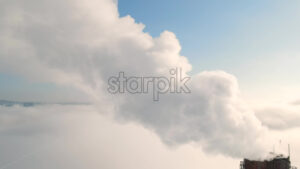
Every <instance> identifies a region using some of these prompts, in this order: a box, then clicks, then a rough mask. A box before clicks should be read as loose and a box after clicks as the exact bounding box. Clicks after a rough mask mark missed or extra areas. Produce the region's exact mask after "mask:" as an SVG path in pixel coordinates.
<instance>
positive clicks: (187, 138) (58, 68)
mask: <svg viewBox="0 0 300 169" xmlns="http://www.w3.org/2000/svg"><path fill="white" fill-rule="evenodd" d="M144 27H145V26H144V25H143V24H140V23H136V22H135V21H134V19H133V18H132V17H130V16H125V17H120V16H119V14H118V10H117V5H116V2H115V1H113V0H66V1H60V0H26V1H22V0H9V1H1V2H0V37H1V38H0V59H1V62H0V69H1V71H9V72H14V73H18V74H21V75H23V76H26V77H28V78H31V79H34V80H39V81H48V82H55V83H57V84H60V85H67V86H68V85H72V86H75V87H77V88H78V89H80V90H83V91H85V92H86V93H87V94H89V96H90V97H91V98H93V100H94V102H95V104H97V105H98V107H99V111H100V112H101V113H109V114H113V115H114V116H115V118H116V119H117V120H119V121H123V122H124V121H125V122H126V121H133V122H139V123H140V124H142V125H143V126H144V127H146V128H148V129H150V130H152V131H154V132H155V133H156V134H157V135H158V136H159V137H160V138H161V140H162V141H163V142H164V143H166V144H167V145H170V146H176V145H181V144H185V143H196V144H200V145H201V147H202V148H203V149H204V150H206V151H207V152H210V153H222V154H224V155H229V156H232V157H244V156H246V157H259V156H261V155H263V154H264V153H265V150H264V148H263V147H264V146H263V144H262V141H263V135H264V134H265V132H266V129H265V128H264V127H263V126H262V125H261V122H260V121H259V120H258V119H257V118H256V116H255V115H254V112H252V110H251V109H249V108H248V107H247V106H246V105H245V104H244V103H243V101H242V100H241V98H240V96H239V88H238V84H237V80H236V79H235V77H234V76H232V75H230V74H227V73H225V72H222V71H211V72H201V73H199V74H197V75H194V76H192V78H191V81H189V83H188V86H189V89H190V91H191V93H189V94H188V93H186V94H184V93H182V94H165V95H161V96H160V100H159V101H158V102H157V101H152V98H151V97H149V95H147V94H145V95H143V94H131V95H130V94H117V95H111V94H110V93H108V92H107V80H108V79H109V77H111V76H116V75H118V73H119V72H125V73H126V74H127V75H131V76H165V77H169V76H170V74H169V70H170V69H172V68H181V69H182V73H183V75H184V76H187V73H188V72H189V71H190V70H191V65H190V63H189V62H188V60H187V58H186V57H184V56H181V55H180V50H181V46H180V44H179V42H178V40H177V38H176V36H175V35H174V34H173V33H171V32H168V31H164V32H163V33H161V35H160V36H159V37H156V38H154V37H152V36H150V35H149V34H148V33H144V32H143V29H144Z"/></svg>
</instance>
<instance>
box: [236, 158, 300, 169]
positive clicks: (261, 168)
mask: <svg viewBox="0 0 300 169" xmlns="http://www.w3.org/2000/svg"><path fill="white" fill-rule="evenodd" d="M240 169H296V167H291V162H290V157H283V156H282V155H279V156H276V157H275V158H273V159H271V160H264V161H255V160H248V159H244V161H242V162H241V165H240Z"/></svg>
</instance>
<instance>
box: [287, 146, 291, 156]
mask: <svg viewBox="0 0 300 169" xmlns="http://www.w3.org/2000/svg"><path fill="white" fill-rule="evenodd" d="M288 153H289V157H291V148H290V144H288Z"/></svg>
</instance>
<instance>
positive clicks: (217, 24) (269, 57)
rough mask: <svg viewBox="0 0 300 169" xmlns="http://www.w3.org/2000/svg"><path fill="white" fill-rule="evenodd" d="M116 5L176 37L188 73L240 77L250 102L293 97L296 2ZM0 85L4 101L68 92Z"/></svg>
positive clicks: (5, 79)
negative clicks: (211, 72) (209, 72)
mask: <svg viewBox="0 0 300 169" xmlns="http://www.w3.org/2000/svg"><path fill="white" fill-rule="evenodd" d="M118 6H119V13H120V15H121V16H126V15H131V16H132V17H133V18H135V20H136V22H140V23H143V24H145V25H146V28H145V32H149V33H150V34H151V35H153V36H159V34H160V33H161V32H162V31H164V30H169V31H172V32H174V33H175V34H176V36H177V38H178V39H179V41H180V43H181V45H182V52H181V54H182V55H184V56H186V57H187V58H188V59H189V61H190V63H191V64H192V65H193V71H192V74H195V73H198V72H200V71H203V70H224V71H226V72H229V73H231V74H233V75H235V76H236V77H237V78H238V80H239V82H240V86H241V89H242V90H243V93H246V95H253V97H256V95H257V96H258V97H260V96H259V94H261V95H262V94H264V95H265V96H266V95H269V97H275V96H274V95H273V94H274V93H275V92H274V90H276V91H277V92H276V93H277V94H278V95H277V96H276V97H280V96H281V95H280V92H278V91H279V89H282V88H289V89H291V91H290V93H293V92H294V93H295V89H298V88H297V85H300V76H298V74H299V73H300V71H299V70H298V64H297V63H299V61H300V59H299V49H298V48H299V45H298V44H299V42H300V33H299V31H298V30H300V24H299V23H298V21H299V19H300V14H299V12H298V8H299V6H300V5H299V2H297V1H295V0H294V1H289V3H288V4H287V3H285V2H284V1H271V0H266V1H259V0H256V1H247V2H246V1H220V0H213V1H191V0H177V1H171V0H164V1H159V0H151V1H140V0H131V1H125V0H119V3H118ZM0 82H1V84H2V85H1V86H0V94H1V96H2V99H6V98H8V99H21V100H24V99H25V98H28V95H30V97H33V96H34V97H33V98H35V99H39V97H46V98H47V95H48V94H49V95H50V94H52V96H51V97H53V98H54V100H56V99H57V98H60V97H58V96H57V97H56V96H55V95H56V94H53V93H55V92H58V93H60V92H61V91H66V90H65V88H63V87H58V86H55V85H54V84H48V83H36V82H35V83H34V82H29V81H27V80H25V79H24V78H21V77H19V76H16V75H11V74H6V73H1V74H0ZM292 89H293V91H292ZM282 92H287V91H286V89H284V91H282ZM28 93H30V94H28ZM68 93H72V92H68ZM71 95H72V94H71ZM30 97H29V98H30ZM70 97H71V98H72V96H70ZM266 97H267V96H266ZM291 97H292V98H294V97H296V96H291ZM29 100H31V99H29Z"/></svg>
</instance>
